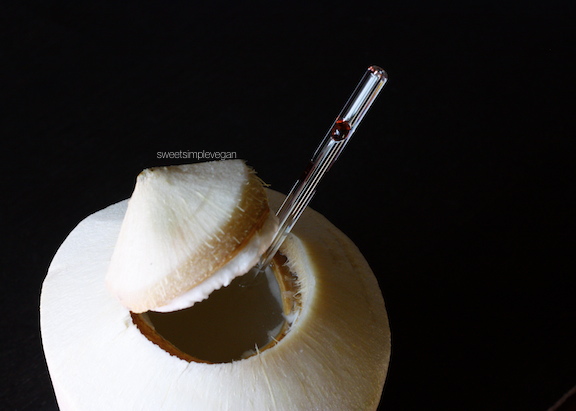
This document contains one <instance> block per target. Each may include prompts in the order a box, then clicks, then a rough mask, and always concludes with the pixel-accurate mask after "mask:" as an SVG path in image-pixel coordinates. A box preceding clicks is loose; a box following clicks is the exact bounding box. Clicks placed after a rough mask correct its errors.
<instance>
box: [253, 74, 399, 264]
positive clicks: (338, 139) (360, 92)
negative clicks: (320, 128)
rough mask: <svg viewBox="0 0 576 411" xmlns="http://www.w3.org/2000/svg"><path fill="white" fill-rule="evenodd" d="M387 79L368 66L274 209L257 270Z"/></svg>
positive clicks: (268, 258)
mask: <svg viewBox="0 0 576 411" xmlns="http://www.w3.org/2000/svg"><path fill="white" fill-rule="evenodd" d="M387 81H388V75H387V74H386V72H385V71H384V70H382V69H381V68H380V67H378V66H370V67H368V70H367V71H366V73H365V74H364V76H363V77H362V79H361V80H360V83H358V85H357V86H356V89H355V90H354V92H353V93H352V95H351V96H350V98H349V99H348V102H347V103H346V105H345V106H344V108H343V109H342V111H340V114H339V115H338V117H336V120H334V123H333V124H332V127H330V130H329V131H328V133H327V134H326V136H325V137H324V139H323V140H322V142H321V143H320V145H319V146H318V148H317V149H316V151H315V152H314V155H313V156H312V159H311V160H310V163H309V164H308V167H307V168H306V170H305V172H304V174H303V176H302V177H301V178H300V179H299V180H298V181H296V183H295V184H294V186H293V187H292V190H290V193H289V194H288V196H287V197H286V198H285V200H284V202H283V203H282V205H281V206H280V208H279V209H278V211H277V212H276V215H277V216H278V221H279V226H278V230H277V231H276V234H275V235H274V238H273V240H272V243H271V244H270V246H269V247H268V249H267V250H266V251H265V252H264V254H262V256H261V257H260V261H259V262H258V264H257V266H256V268H257V269H258V270H259V271H262V270H264V269H265V268H266V267H267V266H268V265H269V264H270V262H271V261H272V258H273V257H274V255H275V254H276V252H277V251H278V249H279V248H280V246H281V245H282V243H283V242H284V240H285V238H286V236H287V235H288V233H289V232H290V230H291V229H292V227H293V226H294V224H296V221H298V219H299V218H300V216H301V215H302V213H303V212H304V210H305V209H306V207H307V206H308V204H309V203H310V200H312V197H313V196H314V194H315V193H316V187H317V186H318V183H320V181H321V180H322V177H324V175H325V174H326V173H327V172H328V170H330V167H331V166H332V164H334V162H335V161H336V160H337V159H338V156H339V155H340V153H341V152H342V150H344V148H345V147H346V144H348V142H349V141H350V138H351V137H352V134H354V132H355V131H356V128H357V127H358V125H359V124H360V122H361V121H362V119H363V118H364V116H365V115H366V112H367V111H368V109H369V108H370V106H371V105H372V103H373V102H374V100H375V99H376V97H377V96H378V93H379V92H380V91H381V90H382V88H383V87H384V85H385V84H386V82H387Z"/></svg>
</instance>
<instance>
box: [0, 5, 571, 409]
mask: <svg viewBox="0 0 576 411" xmlns="http://www.w3.org/2000/svg"><path fill="white" fill-rule="evenodd" d="M567 4H569V3H568V2H537V3H536V2H522V4H521V2H496V1H488V2H470V1H465V2H449V1H446V2H424V1H406V2H394V3H393V4H390V3H388V2H362V1H358V2H350V3H336V2H332V3H328V2H313V1H310V2H304V1H294V2H287V1H267V2H259V3H257V2H244V1H237V2H234V3H232V2H230V4H227V3H223V2H214V3H211V4H210V5H206V4H200V3H195V2H191V1H171V2H163V3H161V2H137V1H130V0H129V1H123V2H117V3H113V2H93V3H91V2H73V1H63V0H57V1H51V2H45V1H26V2H14V4H12V5H10V6H8V5H6V4H5V5H4V6H3V11H2V13H1V16H0V19H2V21H1V22H0V23H1V24H0V27H2V29H0V30H2V33H3V34H2V37H1V39H2V44H1V45H2V49H1V54H0V59H1V61H2V63H1V67H0V73H1V78H0V85H1V90H0V95H1V97H0V116H1V117H0V120H1V130H0V132H1V143H0V144H2V151H1V153H2V161H1V167H2V170H1V171H2V177H1V180H0V181H1V184H2V187H1V189H2V191H1V192H2V195H1V202H2V209H1V214H0V223H1V228H2V231H1V236H2V247H0V249H1V250H2V260H1V261H2V272H1V275H2V285H1V286H0V293H1V294H0V297H1V299H0V301H1V304H2V310H1V315H0V318H1V320H0V321H1V322H0V324H1V333H2V335H1V343H0V344H1V354H0V355H1V357H0V360H1V366H2V371H1V375H0V378H1V380H0V390H1V391H0V408H2V409H8V410H12V409H14V410H16V409H18V410H36V409H55V407H56V405H55V400H54V397H53V393H52V388H51V385H50V380H49V376H48V373H47V370H46V365H45V362H44V358H43V353H42V348H41V340H40V333H39V314H38V303H39V295H40V287H41V283H42V280H43V278H44V276H45V274H46V270H47V268H48V265H49V263H50V261H51V258H52V256H53V255H54V253H55V252H56V250H57V248H58V247H59V245H60V244H61V242H62V241H63V240H64V238H65V237H66V235H67V234H68V233H69V232H70V231H71V230H72V229H73V228H74V227H75V225H76V224H77V223H78V222H79V221H81V220H82V219H83V218H85V217H86V216H88V215H89V214H91V213H93V212H95V211H97V210H99V209H101V208H104V207H106V206H107V205H109V204H111V203H114V202H117V201H119V200H121V199H124V198H126V197H128V196H129V195H130V193H131V190H132V188H133V184H134V178H135V176H136V175H137V174H138V172H139V171H140V170H141V169H143V168H146V167H150V166H155V165H165V164H176V163H185V162H189V160H186V159H183V160H163V159H158V158H157V152H160V151H161V152H166V151H180V150H182V151H234V152H236V153H237V156H238V157H239V158H243V159H246V160H247V161H248V163H249V164H251V165H252V166H253V167H255V168H256V170H257V171H258V173H259V175H260V177H261V178H262V179H264V180H265V181H266V182H268V183H270V184H271V185H272V188H275V189H277V190H279V191H284V192H286V191H288V190H289V188H290V186H291V184H292V182H293V181H294V180H295V179H296V177H298V176H299V175H300V173H301V171H302V169H303V168H304V166H305V165H306V162H307V161H308V159H309V157H310V155H311V154H312V152H313V151H314V149H315V148H316V146H317V144H318V142H319V141H320V140H321V138H322V137H323V135H324V133H325V132H326V131H327V129H328V127H329V126H330V124H331V122H332V120H333V119H334V117H335V116H336V114H337V113H338V112H339V110H340V108H341V107H342V105H343V104H344V102H345V101H346V99H347V98H348V96H349V95H350V93H351V91H352V90H353V88H354V86H355V85H356V83H357V81H358V80H359V79H360V77H361V76H362V74H363V73H364V70H365V69H366V68H367V67H368V66H369V65H371V64H377V65H380V66H382V67H383V68H385V69H386V70H387V72H388V73H389V76H390V81H389V83H388V85H387V86H386V88H385V89H384V91H383V92H382V94H381V96H380V97H379V99H378V101H377V102H376V104H375V106H374V107H373V108H372V110H371V111H370V113H369V114H368V115H367V117H366V119H365V120H364V122H363V124H362V125H361V126H360V127H359V129H358V132H357V133H356V134H355V136H354V138H353V141H352V142H351V143H350V144H349V145H348V147H347V149H346V151H345V152H344V153H343V155H342V156H341V158H340V160H339V162H338V163H337V164H336V165H335V166H334V167H333V169H332V170H331V172H330V174H329V175H328V176H327V177H326V179H325V181H324V182H323V183H322V186H321V187H320V188H319V191H318V194H317V196H316V198H315V199H314V200H313V203H312V206H313V207H314V208H316V209H317V210H318V211H320V212H322V213H323V214H324V215H326V216H327V217H328V218H329V219H330V220H331V221H332V222H333V223H334V224H336V225H337V226H338V227H340V228H341V229H342V230H343V231H344V232H345V233H347V234H348V235H349V236H350V237H351V238H352V240H354V242H356V244H357V245H358V247H359V248H360V249H361V250H362V252H363V253H364V255H365V256H366V258H367V260H368V261H369V263H370V264H371V266H372V267H373V270H374V272H375V273H376V275H377V277H378V281H379V283H380V286H381V289H382V292H383V295H384V297H385V300H386V304H387V308H388V313H389V316H390V326H391V330H392V338H393V351H392V360H391V363H390V370H389V375H388V380H387V382H386V386H385V389H384V393H383V397H382V403H381V407H382V409H386V410H464V409H465V410H546V409H547V408H548V407H551V406H552V405H553V404H554V403H555V402H556V401H557V400H558V399H559V398H560V397H561V396H562V395H563V394H564V393H566V392H567V391H568V390H570V388H571V387H573V386H574V385H575V384H576V353H575V348H574V347H575V346H576V301H575V300H576V298H575V295H576V280H575V277H576V270H575V268H576V264H574V246H575V241H574V228H575V225H574V222H575V221H574V206H575V205H576V204H575V201H574V200H575V196H574V176H575V173H574V172H575V167H574V160H575V154H576V147H575V145H576V143H575V140H574V139H575V135H576V134H575V127H574V121H575V115H574V113H575V111H574V110H575V108H576V107H575V104H574V95H575V92H576V88H575V81H574V76H575V73H576V71H575V69H576V64H575V59H574V56H575V52H576V48H575V46H576V42H575V36H574V34H575V33H574V29H573V26H574V21H575V20H574V17H575V15H574V14H573V13H572V12H571V10H569V9H568V7H567Z"/></svg>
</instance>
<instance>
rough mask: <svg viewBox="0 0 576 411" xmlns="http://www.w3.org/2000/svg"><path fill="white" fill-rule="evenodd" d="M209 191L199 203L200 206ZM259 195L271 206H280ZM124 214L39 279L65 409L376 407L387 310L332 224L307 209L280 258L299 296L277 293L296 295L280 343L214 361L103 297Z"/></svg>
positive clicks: (93, 226)
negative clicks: (186, 350)
mask: <svg viewBox="0 0 576 411" xmlns="http://www.w3.org/2000/svg"><path fill="white" fill-rule="evenodd" d="M218 166H222V167H228V165H227V164H225V163H218ZM214 175H215V176H216V175H218V174H217V173H214ZM213 187H214V185H213V184H208V185H207V186H206V190H207V191H205V192H202V193H201V194H202V195H203V196H204V197H209V196H210V194H209V192H210V190H212V188H213ZM267 194H268V196H269V201H270V206H271V207H272V208H277V207H278V206H279V205H280V203H281V202H282V200H283V198H284V196H283V195H281V194H279V193H277V192H274V191H271V190H267ZM166 195H168V194H166ZM197 195H199V194H198V193H197V192H194V191H190V194H189V196H190V197H191V198H188V197H186V196H183V197H181V199H182V200H186V201H194V200H193V198H192V197H194V196H197ZM239 203H240V200H238V204H239ZM130 207H131V205H129V203H128V202H127V201H123V202H120V203H117V204H114V205H112V206H110V207H108V208H106V209H104V210H101V211H99V212H97V213H95V214H93V215H91V216H89V217H88V218H86V219H85V220H84V221H82V222H81V223H80V224H79V225H78V226H77V227H76V228H75V229H74V230H73V231H72V233H71V234H70V235H69V236H68V238H67V239H66V240H65V241H64V243H63V244H62V246H61V247H60V249H59V250H58V252H57V254H56V256H55V257H54V260H53V262H52V264H51V265H50V268H49V271H48V275H47V277H46V279H45V281H44V285H43V288H42V296H41V307H40V313H41V330H42V341H43V346H44V351H45V355H46V360H47V364H48V369H49V372H50V376H51V379H52V382H53V385H54V389H55V392H56V396H57V400H58V404H59V406H60V408H61V409H62V410H102V409H107V410H126V409H139V410H160V409H166V410H185V409H197V410H310V409H318V410H352V409H358V410H374V409H376V407H377V405H378V402H379V398H380V395H381V392H382V388H383V384H384V380H385V377H386V373H387V368H388V361H389V356H390V334H389V328H388V320H387V315H386V310H385V307H384V301H383V299H382V295H381V293H380V290H379V287H378V283H377V281H376V279H375V277H374V274H373V273H372V271H371V270H370V267H369V266H368V264H367V263H366V261H365V259H364V258H363V256H362V255H361V253H360V252H359V250H358V249H357V248H356V246H355V245H354V244H353V243H352V242H351V241H350V240H349V239H348V238H347V237H346V236H345V235H344V234H343V233H342V232H340V231H339V230H338V229H337V228H336V227H335V226H333V225H332V224H331V223H330V222H328V221H327V220H326V219H325V218H324V217H322V216H321V215H320V214H318V213H317V212H315V211H313V210H311V209H307V210H306V211H305V212H304V214H303V215H302V217H301V219H300V221H299V224H298V225H297V226H296V227H295V228H294V230H293V231H292V233H291V234H290V235H289V236H288V238H287V239H286V241H285V242H284V244H283V245H282V247H281V249H280V252H281V253H282V254H283V255H284V256H285V259H286V266H285V267H284V269H285V270H289V271H290V273H291V275H292V277H293V278H294V279H295V281H294V284H295V287H296V288H295V290H287V289H286V288H285V287H283V286H282V285H281V289H283V290H284V291H283V294H285V295H284V296H283V297H284V298H288V297H289V294H297V296H296V297H295V298H293V301H294V302H295V303H294V307H293V310H294V312H293V313H292V316H291V318H290V319H289V321H287V323H288V328H287V329H285V330H284V331H283V332H282V333H281V335H279V336H276V337H275V339H276V340H278V341H277V342H276V341H274V344H269V345H268V346H267V347H261V348H257V349H256V350H255V351H256V354H255V355H252V356H249V357H247V358H244V359H239V360H233V359H232V360H230V361H223V362H211V361H206V360H205V359H203V358H194V354H195V353H190V354H191V355H187V354H186V353H182V352H181V351H180V350H179V349H177V348H175V347H173V346H172V345H171V343H170V341H167V340H165V339H164V338H163V337H162V336H160V335H159V334H158V333H157V332H156V330H155V329H154V325H153V324H150V323H149V322H148V321H147V320H146V318H145V316H146V314H144V315H137V314H134V313H131V312H130V310H129V309H128V308H126V307H125V306H123V305H122V304H121V303H120V302H119V301H118V299H117V298H116V297H115V296H114V295H112V294H111V293H110V292H109V291H108V290H107V288H106V286H105V281H104V280H105V276H106V272H107V271H108V266H109V264H110V261H111V259H113V258H118V256H117V254H116V255H115V256H114V257H113V254H115V253H117V251H116V250H115V249H114V247H115V245H117V244H122V240H121V239H120V238H119V237H120V236H121V232H122V230H124V225H125V224H126V222H125V221H126V219H127V218H129V212H130ZM144 215H146V214H144ZM165 216H166V214H163V215H162V218H165ZM123 221H124V222H123ZM149 224H150V226H154V223H153V222H152V221H150V222H149ZM155 224H157V225H163V224H172V221H166V220H158V221H156V222H155ZM188 227H189V229H191V230H194V229H203V228H197V227H196V226H195V225H194V224H191V225H189V226H188ZM174 232H175V233H179V231H178V230H175V229H174ZM157 233H158V231H155V232H154V234H155V235H157ZM225 236H227V234H226V233H221V235H220V236H219V237H220V238H222V237H225ZM180 239H181V240H182V238H180ZM158 246H161V244H159V245H158ZM117 247H118V245H117ZM178 247H179V246H178ZM153 251H154V250H150V252H153ZM192 251H194V250H192ZM192 254H194V253H192ZM194 255H195V254H194ZM280 277H281V276H279V278H280ZM284 278H286V277H284ZM109 279H110V277H109ZM280 282H282V280H280ZM223 290H224V289H223ZM219 291H222V290H219ZM219 291H216V292H215V293H214V294H216V293H218V292H219ZM212 298H213V297H210V298H208V299H207V300H206V302H208V301H210V300H211V299H212ZM163 303H164V301H162V302H160V304H163ZM201 304H203V303H199V304H197V305H195V306H193V307H191V308H189V309H188V310H193V309H195V307H196V306H200V305H201ZM184 311H186V310H184ZM158 315H164V314H158ZM290 322H291V323H290ZM182 328H185V325H182ZM196 333H198V331H196ZM198 337H199V336H198V335H197V334H195V333H194V332H191V333H190V335H188V338H189V339H192V340H194V339H197V338H198ZM209 341H210V339H209V338H208V339H207V342H206V344H210V342H209ZM234 343H235V341H234V339H232V340H231V341H230V344H232V345H233V344H234Z"/></svg>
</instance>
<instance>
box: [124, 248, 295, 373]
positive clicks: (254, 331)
mask: <svg viewBox="0 0 576 411" xmlns="http://www.w3.org/2000/svg"><path fill="white" fill-rule="evenodd" d="M285 262H286V258H285V257H283V256H280V255H278V256H277V257H275V260H274V264H272V266H271V268H269V269H267V270H266V273H265V274H266V275H262V274H261V275H259V276H258V277H257V278H256V279H255V280H253V281H247V280H246V279H245V278H242V277H239V278H236V279H235V280H234V281H232V282H231V283H230V285H228V286H227V287H223V288H221V289H219V290H216V291H214V292H213V293H211V294H210V296H209V298H207V299H206V300H204V301H201V302H199V303H196V304H194V305H193V306H192V307H189V308H186V309H184V310H180V311H175V312H169V313H158V312H152V311H148V312H146V313H144V314H132V318H133V319H134V322H135V324H136V325H137V326H138V328H139V329H140V331H141V332H142V333H143V334H144V335H145V336H146V337H147V338H148V339H149V340H151V341H152V342H154V343H156V344H157V345H159V346H160V347H161V348H162V349H164V350H166V351H168V352H169V353H171V354H173V355H176V356H178V357H180V358H182V359H185V360H187V361H195V362H207V363H226V362H232V361H238V360H241V359H244V358H248V357H250V356H252V355H254V354H256V353H257V352H262V351H264V350H266V349H268V348H271V347H272V346H274V345H275V344H276V343H277V342H278V341H280V340H281V339H282V338H283V337H284V336H285V335H286V333H287V332H288V331H289V329H290V326H291V323H292V321H293V319H294V318H295V317H296V315H295V314H296V313H297V310H298V308H299V305H298V296H299V293H298V292H297V287H298V285H297V278H296V276H295V274H293V273H292V272H290V270H289V269H288V267H287V266H286V265H285Z"/></svg>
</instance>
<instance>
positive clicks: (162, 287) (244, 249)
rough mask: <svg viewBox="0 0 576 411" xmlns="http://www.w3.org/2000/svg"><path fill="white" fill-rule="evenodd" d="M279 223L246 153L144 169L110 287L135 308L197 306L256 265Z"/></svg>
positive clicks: (109, 276) (124, 225) (117, 250)
mask: <svg viewBox="0 0 576 411" xmlns="http://www.w3.org/2000/svg"><path fill="white" fill-rule="evenodd" d="M276 228H277V221H276V217H275V216H274V214H273V213H271V212H270V209H269V206H268V201H267V198H266V193H265V191H264V188H263V186H262V182H261V180H260V179H259V178H258V177H257V176H256V175H255V173H254V171H253V170H252V169H251V168H250V167H248V166H247V165H246V164H245V163H244V161H242V160H226V161H213V162H205V163H196V164H189V165H179V166H169V167H158V168H151V169H147V170H144V171H143V172H142V173H140V175H139V176H138V178H137V180H136V187H135V189H134V192H133V194H132V197H131V198H130V200H129V203H128V209H127V211H126V215H125V217H124V220H123V222H122V227H121V230H120V234H119V236H118V240H117V243H116V246H115V249H114V252H113V255H112V258H111V261H110V266H109V269H108V272H107V275H106V283H107V287H108V289H109V290H110V291H111V292H112V293H113V294H114V295H116V297H117V298H118V299H119V300H120V302H121V303H122V304H123V305H124V306H125V307H127V308H128V309H130V310H131V311H133V312H136V313H139V312H144V311H148V310H154V311H174V310H177V309H181V308H185V307H188V306H191V305H192V304H194V303H195V302H199V301H201V300H203V299H205V298H207V297H208V295H209V294H210V293H211V292H212V291H214V290H216V289H218V288H220V287H222V286H226V285H228V284H229V283H230V281H232V279H233V278H235V277H237V276H239V275H242V274H244V273H246V272H247V271H248V270H249V269H250V268H252V267H253V266H254V265H255V264H256V262H257V261H258V259H259V257H260V255H261V254H262V253H263V252H264V251H265V250H266V248H267V247H268V246H269V244H270V242H271V240H272V237H273V235H274V232H275V231H276Z"/></svg>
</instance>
